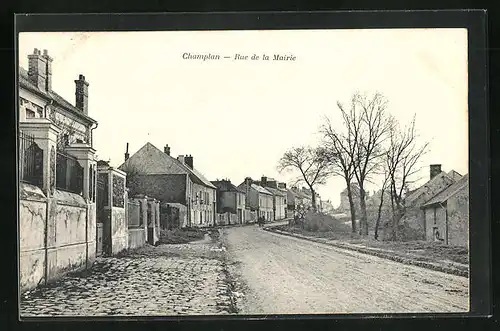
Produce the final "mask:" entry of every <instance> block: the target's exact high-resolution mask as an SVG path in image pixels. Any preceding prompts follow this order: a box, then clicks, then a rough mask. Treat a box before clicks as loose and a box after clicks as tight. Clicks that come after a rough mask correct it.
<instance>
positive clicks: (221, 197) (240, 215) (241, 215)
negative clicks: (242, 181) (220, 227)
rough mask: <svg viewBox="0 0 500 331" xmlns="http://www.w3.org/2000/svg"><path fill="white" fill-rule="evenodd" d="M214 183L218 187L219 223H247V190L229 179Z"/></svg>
mask: <svg viewBox="0 0 500 331" xmlns="http://www.w3.org/2000/svg"><path fill="white" fill-rule="evenodd" d="M212 184H213V185H214V186H215V187H216V188H217V189H216V200H217V224H243V223H245V222H246V219H245V209H246V201H245V200H246V198H245V191H243V190H242V189H239V188H237V187H236V186H235V185H233V184H232V183H231V181H230V180H228V179H223V180H216V181H212Z"/></svg>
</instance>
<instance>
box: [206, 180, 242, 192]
mask: <svg viewBox="0 0 500 331" xmlns="http://www.w3.org/2000/svg"><path fill="white" fill-rule="evenodd" d="M211 183H212V184H213V185H215V186H216V187H217V188H218V189H219V190H221V191H224V192H239V193H245V191H244V190H242V189H240V188H238V187H236V186H235V185H234V184H233V183H231V182H230V181H227V180H213V181H212V182H211Z"/></svg>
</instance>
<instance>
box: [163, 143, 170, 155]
mask: <svg viewBox="0 0 500 331" xmlns="http://www.w3.org/2000/svg"><path fill="white" fill-rule="evenodd" d="M163 152H164V153H165V154H167V155H170V147H169V146H168V144H166V145H165V147H163Z"/></svg>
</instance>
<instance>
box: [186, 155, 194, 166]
mask: <svg viewBox="0 0 500 331" xmlns="http://www.w3.org/2000/svg"><path fill="white" fill-rule="evenodd" d="M184 160H185V161H186V165H187V166H188V167H189V168H191V169H193V156H192V155H191V154H189V155H186V157H185V158H184Z"/></svg>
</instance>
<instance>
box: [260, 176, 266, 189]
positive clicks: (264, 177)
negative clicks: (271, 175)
mask: <svg viewBox="0 0 500 331" xmlns="http://www.w3.org/2000/svg"><path fill="white" fill-rule="evenodd" d="M260 186H262V187H266V186H267V177H266V176H262V177H261V179H260Z"/></svg>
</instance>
